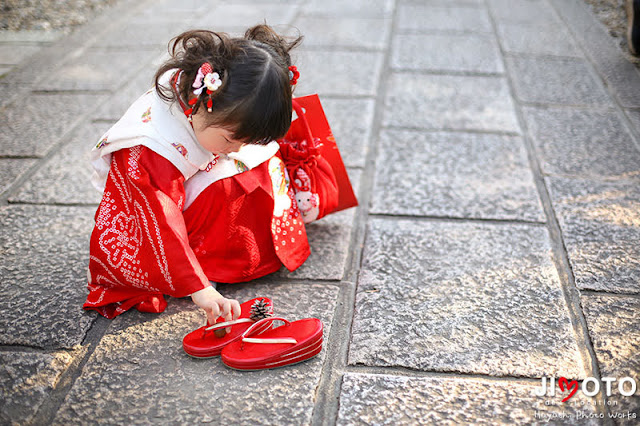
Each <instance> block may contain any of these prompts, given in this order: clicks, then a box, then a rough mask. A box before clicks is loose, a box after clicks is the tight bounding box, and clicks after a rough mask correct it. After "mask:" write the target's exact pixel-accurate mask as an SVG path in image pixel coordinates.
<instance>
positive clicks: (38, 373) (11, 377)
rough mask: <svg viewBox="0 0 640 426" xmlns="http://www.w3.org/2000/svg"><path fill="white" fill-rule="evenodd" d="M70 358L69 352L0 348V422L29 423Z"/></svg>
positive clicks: (12, 423)
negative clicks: (5, 349) (46, 352)
mask: <svg viewBox="0 0 640 426" xmlns="http://www.w3.org/2000/svg"><path fill="white" fill-rule="evenodd" d="M72 360H73V354H72V353H69V352H56V353H52V354H43V353H37V352H17V351H8V352H0V422H1V423H2V424H6V425H9V424H11V425H19V424H32V423H31V422H32V421H33V417H34V416H35V414H36V413H37V411H38V409H39V408H40V406H41V405H42V403H43V402H44V401H45V400H46V399H47V398H49V396H50V395H51V391H52V390H53V389H55V387H56V385H57V384H58V382H59V379H60V375H61V374H62V373H63V372H64V371H65V370H66V369H67V368H68V367H69V364H70V363H71V362H72Z"/></svg>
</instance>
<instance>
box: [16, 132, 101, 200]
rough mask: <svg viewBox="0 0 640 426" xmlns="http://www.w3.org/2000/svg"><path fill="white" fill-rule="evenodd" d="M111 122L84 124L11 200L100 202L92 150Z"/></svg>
mask: <svg viewBox="0 0 640 426" xmlns="http://www.w3.org/2000/svg"><path fill="white" fill-rule="evenodd" d="M109 127H110V124H109V123H97V124H88V125H86V126H80V127H79V128H78V129H77V130H76V131H75V132H74V134H72V135H71V136H70V137H69V141H67V143H66V144H65V146H63V147H62V149H61V150H60V151H58V152H56V153H55V154H53V157H52V158H51V159H50V160H49V161H47V162H46V163H44V164H43V165H42V167H41V168H39V169H38V170H37V171H36V172H35V173H34V174H33V176H31V177H30V178H29V179H28V180H27V181H26V182H25V183H24V184H23V185H22V186H21V187H20V189H19V190H18V191H17V192H16V193H15V194H14V195H12V196H11V197H10V198H9V201H10V202H18V203H33V204H98V203H100V199H101V198H102V197H101V194H100V193H99V192H98V191H97V190H96V189H95V188H94V187H93V185H92V184H91V178H92V175H93V168H92V167H91V163H90V161H91V160H90V156H89V154H90V152H91V149H92V148H93V147H94V146H95V145H96V144H97V142H98V141H99V140H100V137H101V136H102V135H103V134H104V133H105V132H106V131H107V130H108V129H109Z"/></svg>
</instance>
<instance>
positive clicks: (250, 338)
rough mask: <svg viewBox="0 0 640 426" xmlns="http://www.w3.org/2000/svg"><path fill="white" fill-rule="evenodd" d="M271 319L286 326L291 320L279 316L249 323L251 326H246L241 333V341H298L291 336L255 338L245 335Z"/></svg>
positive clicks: (294, 342) (295, 342)
mask: <svg viewBox="0 0 640 426" xmlns="http://www.w3.org/2000/svg"><path fill="white" fill-rule="evenodd" d="M273 321H283V322H284V323H285V325H287V326H289V325H291V322H289V321H288V320H286V319H284V318H280V317H269V318H263V319H261V320H259V321H256V322H255V323H254V324H252V325H251V327H249V328H247V329H246V330H245V332H244V333H242V341H243V342H246V343H293V344H297V343H298V341H297V340H296V339H294V338H293V337H281V338H266V339H257V338H253V337H247V336H249V335H250V334H251V333H253V332H254V331H256V330H257V329H258V328H260V327H261V326H262V325H263V324H266V323H268V322H273ZM264 331H266V330H262V331H261V332H260V333H263V332H264Z"/></svg>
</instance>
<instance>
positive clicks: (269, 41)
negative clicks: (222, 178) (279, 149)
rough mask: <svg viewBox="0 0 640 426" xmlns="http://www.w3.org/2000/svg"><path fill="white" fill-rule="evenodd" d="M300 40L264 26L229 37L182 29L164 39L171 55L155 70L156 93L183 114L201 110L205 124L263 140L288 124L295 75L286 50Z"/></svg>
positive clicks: (281, 132) (244, 138) (275, 135)
mask: <svg viewBox="0 0 640 426" xmlns="http://www.w3.org/2000/svg"><path fill="white" fill-rule="evenodd" d="M301 41H302V36H298V37H293V38H290V37H283V36H280V35H278V34H277V33H276V32H275V31H273V30H272V29H271V28H270V27H269V26H267V25H256V26H254V27H252V28H250V29H248V30H247V32H246V33H245V35H244V37H234V38H231V37H229V36H228V35H227V34H226V33H222V32H213V31H207V30H192V31H187V32H184V33H182V34H180V35H179V36H177V37H175V38H174V39H173V40H171V42H170V43H169V47H168V50H169V54H170V58H169V60H167V61H166V62H165V63H164V64H162V66H160V68H159V69H158V71H157V72H156V74H155V88H156V93H157V94H158V96H160V97H161V98H162V99H163V100H164V101H166V102H176V101H179V102H180V103H181V104H182V105H183V109H184V113H185V115H186V116H187V117H188V118H191V117H192V116H193V115H194V114H198V113H199V112H200V111H202V110H203V109H204V110H205V114H204V115H203V116H202V117H204V118H205V120H206V125H207V126H219V127H223V128H225V129H227V130H229V131H231V132H233V138H234V139H236V140H239V141H243V142H245V143H252V144H267V143H269V142H270V141H272V140H274V139H278V138H280V137H282V136H284V135H285V134H286V132H287V131H288V130H289V127H290V126H291V111H292V107H291V99H292V87H293V86H292V85H294V84H295V80H296V78H295V77H291V76H290V73H291V69H292V68H294V67H292V64H291V57H290V53H289V52H290V51H291V49H293V48H294V47H296V46H297V45H299V44H300V42H301ZM168 72H175V73H174V74H173V75H174V78H172V79H171V82H170V83H168V84H165V83H164V80H163V75H165V74H166V73H168ZM216 74H217V75H216ZM202 76H205V77H206V78H204V81H206V82H208V83H207V84H206V86H207V87H206V88H203V86H202V81H203V77H202Z"/></svg>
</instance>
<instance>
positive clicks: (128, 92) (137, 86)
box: [92, 54, 169, 121]
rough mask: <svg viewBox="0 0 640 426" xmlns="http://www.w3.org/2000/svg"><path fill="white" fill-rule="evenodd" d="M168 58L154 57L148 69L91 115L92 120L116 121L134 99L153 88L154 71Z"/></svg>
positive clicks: (138, 74) (166, 55) (165, 55)
mask: <svg viewBox="0 0 640 426" xmlns="http://www.w3.org/2000/svg"><path fill="white" fill-rule="evenodd" d="M168 58H169V55H168V54H163V55H158V56H156V58H155V59H154V60H153V61H152V62H151V66H149V67H148V69H144V70H140V72H138V73H136V75H135V76H134V77H133V78H132V79H131V80H130V81H129V83H127V84H126V86H124V87H123V88H122V89H120V90H118V91H117V92H116V93H114V94H113V95H111V96H110V97H109V98H108V99H107V100H106V101H105V102H104V103H103V104H102V105H101V106H100V107H99V108H98V110H97V111H96V112H95V113H94V114H93V116H92V117H93V119H94V120H102V121H118V120H119V119H120V117H122V115H123V114H124V113H125V112H126V111H127V109H129V107H130V106H131V104H132V103H133V102H135V100H136V99H138V98H139V97H140V96H142V95H143V94H144V93H145V92H146V91H147V90H149V89H151V88H152V87H153V85H154V83H155V82H154V78H153V77H154V74H155V70H156V69H157V68H159V67H160V65H161V64H162V63H163V62H164V61H166V60H167V59H168Z"/></svg>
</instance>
